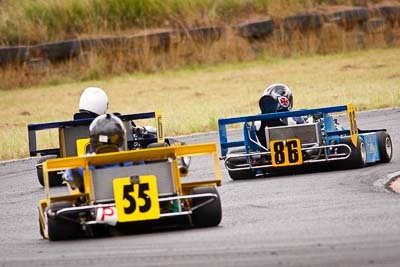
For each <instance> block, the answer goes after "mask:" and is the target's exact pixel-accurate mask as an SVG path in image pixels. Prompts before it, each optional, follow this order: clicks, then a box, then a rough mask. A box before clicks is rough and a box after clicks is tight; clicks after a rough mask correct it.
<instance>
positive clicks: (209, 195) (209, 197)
mask: <svg viewBox="0 0 400 267" xmlns="http://www.w3.org/2000/svg"><path fill="white" fill-rule="evenodd" d="M194 198H207V200H205V201H204V202H202V203H201V204H199V205H196V206H194V207H191V208H190V210H188V211H182V210H181V207H180V205H179V209H180V210H179V211H177V212H167V213H161V214H160V218H163V217H172V216H180V215H190V214H192V212H193V211H194V210H196V209H198V208H200V207H202V206H205V205H207V204H208V203H211V202H213V201H215V200H217V198H218V196H217V194H213V193H203V194H196V195H183V196H173V197H163V198H159V199H158V201H159V202H165V201H171V200H185V199H194ZM109 207H115V203H109V204H96V205H87V206H78V207H71V208H63V209H60V210H58V211H56V212H55V213H54V214H52V213H51V212H52V211H51V210H49V211H48V213H49V214H51V216H54V217H55V218H62V219H65V220H69V219H70V218H69V217H68V216H64V215H63V214H64V213H67V212H71V211H90V210H91V209H97V208H109ZM82 224H99V223H98V222H96V221H95V220H91V221H86V222H83V223H82Z"/></svg>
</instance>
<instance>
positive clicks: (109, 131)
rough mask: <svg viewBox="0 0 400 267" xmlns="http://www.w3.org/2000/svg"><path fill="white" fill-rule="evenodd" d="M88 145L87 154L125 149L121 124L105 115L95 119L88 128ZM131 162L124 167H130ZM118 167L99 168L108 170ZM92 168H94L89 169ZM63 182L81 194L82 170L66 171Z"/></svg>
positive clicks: (123, 127)
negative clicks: (77, 189)
mask: <svg viewBox="0 0 400 267" xmlns="http://www.w3.org/2000/svg"><path fill="white" fill-rule="evenodd" d="M89 135H90V145H89V152H88V154H102V153H109V152H118V151H123V150H125V148H126V141H125V136H126V130H125V126H124V124H123V122H122V121H121V119H120V118H118V117H117V116H115V115H113V114H110V113H107V114H103V115H100V116H98V117H96V118H95V119H94V120H93V121H92V123H91V124H90V126H89ZM132 164H133V163H132V162H128V163H125V164H124V166H130V165H132ZM114 166H120V165H119V164H118V165H107V166H101V168H110V167H114ZM89 168H94V167H89ZM97 168H98V167H97ZM64 180H65V181H66V182H67V184H68V185H69V186H70V187H71V189H75V188H79V190H80V191H81V192H83V169H82V168H78V169H68V170H67V171H66V173H65V175H64Z"/></svg>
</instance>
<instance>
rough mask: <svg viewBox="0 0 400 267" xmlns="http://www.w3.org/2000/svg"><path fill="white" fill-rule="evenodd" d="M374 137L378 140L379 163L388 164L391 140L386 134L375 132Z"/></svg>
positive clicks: (391, 151)
mask: <svg viewBox="0 0 400 267" xmlns="http://www.w3.org/2000/svg"><path fill="white" fill-rule="evenodd" d="M376 135H377V138H378V151H379V157H380V160H379V162H382V163H388V162H390V161H391V160H392V154H393V147H392V139H391V138H390V135H389V134H388V133H387V132H377V133H376Z"/></svg>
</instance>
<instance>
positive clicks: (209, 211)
mask: <svg viewBox="0 0 400 267" xmlns="http://www.w3.org/2000/svg"><path fill="white" fill-rule="evenodd" d="M205 193H212V194H216V195H217V198H216V199H214V200H213V201H212V202H210V203H207V204H205V205H203V206H201V207H199V208H196V209H195V210H193V213H192V223H193V225H194V226H196V227H211V226H217V225H218V224H219V223H220V222H221V219H222V208H221V200H220V197H219V194H218V191H217V189H216V188H215V186H206V187H197V188H193V190H192V194H193V195H198V194H205ZM204 201H205V199H204V198H193V199H192V207H195V206H197V205H200V204H202V203H204Z"/></svg>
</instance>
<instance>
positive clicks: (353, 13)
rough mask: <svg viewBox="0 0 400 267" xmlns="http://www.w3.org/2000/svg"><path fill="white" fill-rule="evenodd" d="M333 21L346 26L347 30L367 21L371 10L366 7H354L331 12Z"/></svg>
mask: <svg viewBox="0 0 400 267" xmlns="http://www.w3.org/2000/svg"><path fill="white" fill-rule="evenodd" d="M329 17H330V19H331V21H335V22H336V23H337V24H339V25H341V26H342V27H344V28H345V29H346V30H350V29H352V28H353V27H354V26H356V25H358V24H360V23H363V22H366V21H367V20H368V18H369V11H368V8H366V7H353V8H351V9H344V10H337V11H334V12H332V13H330V14H329Z"/></svg>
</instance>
